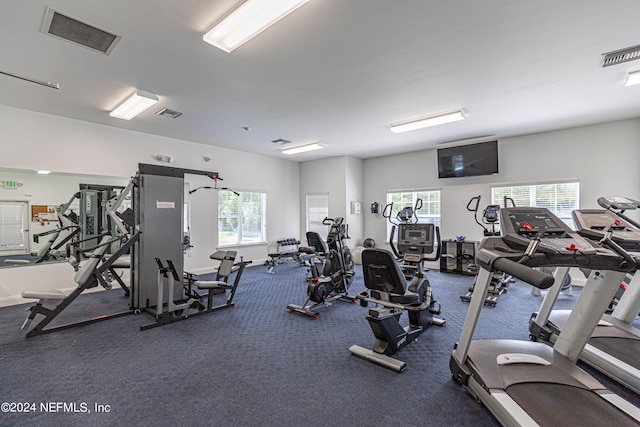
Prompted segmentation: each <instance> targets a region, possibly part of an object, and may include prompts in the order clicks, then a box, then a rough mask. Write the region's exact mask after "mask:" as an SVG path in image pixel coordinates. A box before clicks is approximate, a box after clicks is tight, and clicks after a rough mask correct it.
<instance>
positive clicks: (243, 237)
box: [218, 190, 267, 246]
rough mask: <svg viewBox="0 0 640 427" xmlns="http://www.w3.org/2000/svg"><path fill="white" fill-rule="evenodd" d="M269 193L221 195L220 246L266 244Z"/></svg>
mask: <svg viewBox="0 0 640 427" xmlns="http://www.w3.org/2000/svg"><path fill="white" fill-rule="evenodd" d="M266 205H267V193H265V192H260V191H253V192H251V191H243V192H239V193H234V192H233V191H222V190H221V191H219V192H218V245H220V246H225V245H238V244H247V243H259V242H264V241H266V232H265V230H266V222H267V221H266V212H267V208H266Z"/></svg>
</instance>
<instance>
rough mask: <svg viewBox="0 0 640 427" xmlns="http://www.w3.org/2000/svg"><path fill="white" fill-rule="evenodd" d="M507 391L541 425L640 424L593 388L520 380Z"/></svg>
mask: <svg viewBox="0 0 640 427" xmlns="http://www.w3.org/2000/svg"><path fill="white" fill-rule="evenodd" d="M506 391H507V394H509V396H510V397H511V398H512V399H513V400H515V401H516V402H517V403H518V405H520V406H521V407H522V408H523V409H524V410H525V412H527V413H528V414H529V416H530V417H531V418H533V419H534V420H535V421H536V422H537V423H538V424H540V425H541V426H554V427H555V426H591V425H601V426H602V425H611V426H636V427H637V426H638V423H636V421H635V420H634V419H633V418H631V417H630V416H628V415H627V414H625V413H624V412H622V411H620V410H619V409H618V408H616V407H615V406H613V405H611V404H610V403H609V402H607V401H606V400H604V399H603V398H601V397H600V396H598V395H597V394H596V393H594V392H593V391H590V390H585V389H582V388H577V387H572V386H567V385H564V384H556V383H519V384H514V385H512V386H510V387H508V388H507V390H506Z"/></svg>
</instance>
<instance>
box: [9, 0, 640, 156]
mask: <svg viewBox="0 0 640 427" xmlns="http://www.w3.org/2000/svg"><path fill="white" fill-rule="evenodd" d="M240 3H242V0H179V1H175V0H174V1H168V0H136V1H131V0H108V1H78V0H48V1H41V0H29V1H5V2H3V5H2V6H3V10H2V13H1V14H0V40H2V41H1V42H0V71H3V72H9V73H14V74H20V75H24V76H28V77H31V78H34V79H38V80H43V81H50V82H57V83H59V84H60V90H54V89H50V88H47V87H44V86H40V85H36V84H32V83H28V82H25V81H23V80H19V79H15V78H12V77H8V76H6V75H0V103H1V104H4V105H8V106H12V107H17V108H22V109H27V110H34V111H39V112H43V113H48V114H54V115H59V116H64V117H70V118H74V119H79V120H85V121H88V122H93V123H100V124H103V125H108V126H115V127H120V128H125V129H131V130H135V131H140V132H145V133H150V134H156V135H162V136H166V137H171V138H178V139H183V140H188V141H195V142H199V143H203V144H210V145H215V146H222V147H228V148H232V149H237V150H242V151H248V152H254V153H260V154H265V155H270V156H278V157H283V158H284V157H286V158H289V159H293V160H310V159H316V158H321V157H329V156H343V155H347V156H354V157H359V158H369V157H376V156H381V155H387V154H393V153H401V152H409V151H415V150H421V149H426V148H431V147H435V146H439V145H438V144H442V143H446V142H453V141H462V140H470V139H474V140H476V139H475V138H480V137H486V138H480V139H477V140H483V139H484V140H487V139H489V138H492V139H496V138H505V137H510V136H516V135H522V134H527V133H535V132H541V131H548V130H554V129H561V128H567V127H575V126H582V125H587V124H592V123H599V122H607V121H613V120H619V119H628V118H636V117H640V86H634V87H625V86H624V82H625V78H626V74H627V73H628V72H629V71H630V70H638V69H640V61H634V62H628V63H625V64H620V65H615V66H612V67H607V68H602V66H601V61H602V58H601V55H602V54H603V53H605V52H610V51H613V50H618V49H623V48H626V47H630V46H633V45H637V44H640V25H638V16H640V2H639V1H637V0H611V1H607V2H605V1H601V0H573V1H571V0H564V1H558V0H537V1H523V0H519V1H518V0H516V1H514V0H483V1H478V0H466V1H465V0H446V1H442V0H401V1H399V0H311V1H310V2H309V3H307V4H306V5H304V6H302V7H301V8H300V9H298V10H296V11H295V12H293V13H292V14H291V15H289V16H287V17H286V18H284V19H283V20H282V21H280V22H278V23H277V24H276V25H275V26H274V27H272V28H270V29H268V30H267V31H265V32H264V33H262V34H260V35H258V36H257V37H256V38H254V39H253V40H251V41H249V42H248V43H247V44H245V45H243V46H241V47H240V48H238V49H237V50H235V51H234V52H232V53H230V54H229V53H225V52H223V51H221V50H219V49H217V48H215V47H213V46H211V45H209V44H207V43H205V42H203V40H202V34H203V33H204V32H205V31H206V30H207V29H209V28H210V27H211V26H212V24H213V23H215V22H216V21H218V20H219V19H221V18H222V17H223V16H225V15H226V14H227V13H228V12H229V11H230V10H232V9H233V8H234V7H235V6H237V5H238V4H240ZM47 6H49V7H52V8H54V9H55V10H57V11H58V12H60V13H62V14H65V15H68V16H71V17H74V18H76V19H78V20H81V21H84V22H87V23H90V24H92V25H94V26H97V27H99V28H102V29H105V30H108V31H110V32H113V33H116V34H119V35H121V36H122V39H121V40H120V42H119V43H118V44H117V45H116V47H115V49H114V50H113V52H112V53H111V55H109V56H106V55H103V54H100V53H95V52H92V51H90V50H88V49H86V48H83V47H80V46H77V45H74V44H72V43H69V42H65V41H62V40H60V39H56V38H54V37H51V36H49V35H46V34H44V33H42V32H40V28H41V26H42V22H43V20H44V16H45V12H46V8H47ZM135 89H141V90H144V91H148V92H152V93H155V94H157V95H158V96H159V98H160V102H159V103H158V104H157V107H156V108H152V109H150V110H148V111H147V112H145V113H143V114H142V115H141V116H139V117H138V118H136V119H134V120H131V121H124V120H119V119H115V118H112V117H110V116H109V111H111V110H112V109H113V108H114V107H115V106H117V105H118V104H119V103H120V102H121V101H122V100H123V99H124V98H126V97H127V96H128V95H130V94H131V93H132V92H133V91H134V90H135ZM160 107H166V108H170V109H173V110H177V111H180V112H182V113H184V115H183V116H181V117H179V118H177V119H171V118H167V117H160V116H157V115H155V114H153V111H154V110H156V109H158V108H160ZM452 108H462V109H463V110H464V111H465V112H466V115H467V119H466V120H464V121H462V122H456V123H451V124H447V125H443V126H439V127H434V128H429V129H423V130H419V131H414V132H408V133H404V134H397V135H396V134H394V133H392V132H390V131H389V127H388V125H389V123H393V122H398V121H402V120H405V119H409V118H413V117H417V116H423V115H427V114H431V113H437V112H440V111H444V110H449V109H452ZM243 127H250V128H251V130H249V131H246V130H244V129H243ZM278 138H284V139H288V140H291V141H292V143H291V144H289V146H294V145H303V144H304V143H308V142H312V141H316V140H317V141H320V142H321V143H323V144H326V145H327V147H326V148H325V149H323V150H319V151H316V152H313V153H308V154H301V155H296V156H284V155H282V154H281V153H280V150H281V148H282V147H280V146H279V145H277V144H274V143H272V142H271V141H272V140H275V139H278Z"/></svg>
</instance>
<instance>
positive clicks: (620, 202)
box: [598, 197, 640, 211]
mask: <svg viewBox="0 0 640 427" xmlns="http://www.w3.org/2000/svg"><path fill="white" fill-rule="evenodd" d="M598 204H599V205H600V206H602V207H603V208H605V209H613V210H616V211H626V210H633V209H638V208H640V202H639V201H637V200H633V199H629V198H627V197H600V198H598Z"/></svg>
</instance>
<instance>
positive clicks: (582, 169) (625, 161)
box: [364, 119, 640, 246]
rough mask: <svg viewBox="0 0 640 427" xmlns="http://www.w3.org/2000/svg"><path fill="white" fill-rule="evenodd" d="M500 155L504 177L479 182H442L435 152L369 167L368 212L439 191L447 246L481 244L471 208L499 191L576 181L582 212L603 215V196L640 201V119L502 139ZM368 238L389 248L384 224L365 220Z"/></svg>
mask: <svg viewBox="0 0 640 427" xmlns="http://www.w3.org/2000/svg"><path fill="white" fill-rule="evenodd" d="M498 149H499V156H500V173H499V174H498V175H493V176H486V177H473V178H450V179H438V173H437V159H436V150H435V149H431V150H424V151H418V152H414V153H407V154H400V155H395V156H386V157H380V158H375V159H367V160H365V162H364V182H365V184H364V187H365V193H364V194H365V200H364V204H365V205H370V204H371V203H373V202H374V201H377V202H378V203H380V204H381V206H384V204H385V200H386V193H387V192H388V191H390V190H410V189H441V191H442V193H441V200H442V205H441V216H442V227H441V228H442V237H443V239H447V238H455V236H458V235H465V236H466V237H467V239H468V240H480V239H481V238H482V229H481V228H480V227H479V226H478V225H477V224H476V223H475V222H474V220H473V217H472V214H471V213H470V212H468V211H467V209H466V205H467V203H468V201H469V199H470V198H471V197H473V196H477V195H481V196H482V201H481V207H484V206H486V205H487V204H489V203H490V201H491V186H493V185H496V184H500V185H511V184H526V183H535V182H541V181H563V180H573V179H577V180H578V181H580V206H581V207H582V208H596V207H598V206H597V203H596V200H597V198H598V197H600V196H605V195H613V196H627V197H631V198H636V199H637V198H640V168H638V159H640V119H636V120H626V121H620V122H613V123H606V124H600V125H593V126H587V127H582V128H575V129H566V130H561V131H556V132H547V133H540V134H534V135H527V136H522V137H515V138H508V139H502V140H500V141H499V144H498ZM364 234H365V236H366V237H372V238H374V239H375V240H376V243H379V242H386V241H387V239H388V236H387V235H386V225H385V220H384V218H382V216H381V215H373V214H371V213H367V214H366V215H365V217H364ZM378 246H381V245H378Z"/></svg>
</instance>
